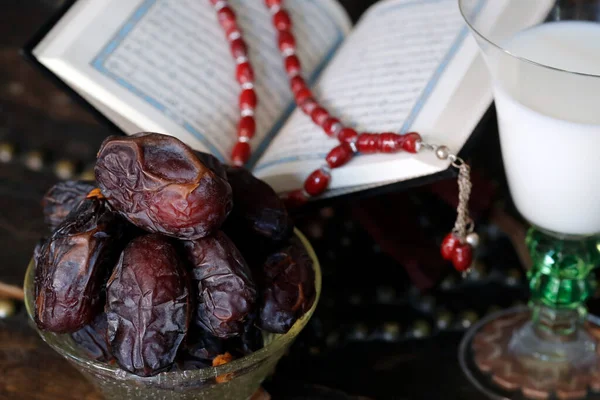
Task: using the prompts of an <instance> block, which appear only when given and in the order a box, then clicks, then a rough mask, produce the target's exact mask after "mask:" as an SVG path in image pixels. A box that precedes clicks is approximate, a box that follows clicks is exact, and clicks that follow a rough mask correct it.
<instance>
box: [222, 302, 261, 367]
mask: <svg viewBox="0 0 600 400" xmlns="http://www.w3.org/2000/svg"><path fill="white" fill-rule="evenodd" d="M256 314H257V313H253V315H252V316H251V317H250V318H249V319H248V321H246V323H245V324H244V332H243V333H242V335H241V336H240V337H236V338H232V339H228V340H227V342H226V344H225V346H226V349H227V351H228V352H229V353H231V354H233V355H234V356H235V357H236V358H239V357H244V356H247V355H249V354H252V353H254V352H255V351H258V350H260V349H262V348H263V346H264V338H263V333H262V331H261V330H260V329H258V328H257V327H256V325H255V323H256Z"/></svg>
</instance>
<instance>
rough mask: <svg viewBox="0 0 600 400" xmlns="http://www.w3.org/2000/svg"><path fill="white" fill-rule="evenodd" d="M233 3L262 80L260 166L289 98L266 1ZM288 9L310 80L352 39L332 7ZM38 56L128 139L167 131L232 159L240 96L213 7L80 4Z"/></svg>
mask: <svg viewBox="0 0 600 400" xmlns="http://www.w3.org/2000/svg"><path fill="white" fill-rule="evenodd" d="M230 4H231V6H232V8H233V9H234V10H235V12H236V14H237V16H238V23H239V25H240V26H241V28H242V30H243V31H244V38H245V40H246V41H247V43H248V47H249V56H250V60H251V62H252V64H253V66H254V72H255V76H256V78H255V80H256V83H255V86H256V91H257V95H258V97H259V105H258V108H257V110H256V121H257V134H256V137H255V138H254V139H253V141H252V146H253V153H254V154H255V157H256V158H258V156H259V155H260V153H261V152H262V151H264V150H265V149H266V148H267V146H268V143H269V141H270V140H271V139H272V137H273V136H274V135H275V134H276V133H277V131H278V130H279V128H280V127H281V125H282V124H283V122H284V121H285V120H286V119H287V117H288V116H289V114H290V113H291V111H292V110H293V106H292V95H291V93H290V90H289V81H288V79H287V76H286V74H285V71H284V68H283V62H282V59H281V56H280V54H279V51H278V49H277V45H276V41H277V39H276V37H277V35H276V32H275V30H274V28H273V26H272V23H271V18H272V16H271V15H270V13H269V11H268V10H267V9H266V7H265V6H264V4H263V1H256V0H231V1H230ZM286 4H287V7H288V8H289V11H290V13H291V15H292V17H293V19H294V23H295V32H296V35H297V39H298V55H299V56H300V57H301V59H302V62H303V66H304V68H305V70H306V71H307V76H308V77H310V78H312V79H314V78H316V77H317V76H318V74H319V72H320V71H321V70H322V69H323V67H324V66H325V65H326V64H327V62H328V61H329V60H330V58H331V57H332V55H333V53H334V52H335V50H336V49H337V48H338V46H339V45H340V44H341V43H342V41H343V39H344V37H345V36H346V35H347V33H348V32H349V31H350V28H351V23H350V20H349V18H348V16H347V15H346V14H345V12H344V11H343V9H342V7H341V6H340V5H339V4H338V3H337V2H336V1H335V0H288V1H287V3H286ZM34 54H35V55H36V56H37V57H38V59H39V60H40V61H41V62H42V63H43V64H44V65H46V66H47V67H48V68H50V69H51V70H52V71H53V72H55V73H56V74H57V75H59V77H61V78H62V79H63V80H65V81H67V83H69V84H70V85H71V86H73V87H74V88H75V89H76V90H78V91H79V92H80V93H82V94H83V95H84V97H85V98H87V99H89V100H90V101H91V102H92V103H93V104H94V105H96V106H97V107H98V108H99V109H101V111H103V112H104V113H105V115H107V116H108V117H109V118H110V119H112V120H113V121H114V122H115V123H116V124H117V125H118V126H120V127H121V128H123V129H125V131H126V133H130V134H131V133H135V132H136V131H156V132H162V133H169V134H172V135H174V136H176V137H178V138H180V139H182V140H183V141H184V142H186V143H188V144H190V145H191V146H192V147H194V148H196V149H198V150H202V151H208V152H211V153H212V154H214V155H215V156H217V157H218V158H220V159H221V160H223V161H228V160H229V153H230V151H231V148H232V147H233V145H234V144H235V141H236V137H237V135H236V133H237V123H238V121H239V109H238V96H239V93H240V88H239V85H238V83H237V81H236V79H235V63H234V61H233V59H232V56H231V54H230V49H229V44H228V42H227V40H226V39H225V34H224V32H223V29H222V28H221V27H220V25H219V24H218V22H217V16H216V12H215V10H214V9H213V7H212V6H211V5H210V2H209V1H208V0H79V1H78V2H77V3H75V5H74V6H73V8H72V9H71V10H70V11H69V13H68V14H67V15H66V16H65V18H63V20H61V23H59V24H58V25H57V26H56V27H55V28H54V29H53V30H52V31H51V32H50V34H49V35H48V36H47V37H46V38H45V39H44V41H42V42H41V43H40V45H39V46H38V47H37V48H36V49H35V50H34Z"/></svg>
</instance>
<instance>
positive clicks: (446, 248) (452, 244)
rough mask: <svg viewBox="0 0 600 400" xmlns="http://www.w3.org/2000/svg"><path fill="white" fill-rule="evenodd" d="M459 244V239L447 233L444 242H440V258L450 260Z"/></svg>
mask: <svg viewBox="0 0 600 400" xmlns="http://www.w3.org/2000/svg"><path fill="white" fill-rule="evenodd" d="M459 244H460V239H459V238H458V236H456V235H455V234H454V233H452V232H451V233H449V234H448V235H446V237H445V238H444V240H443V241H442V246H441V248H440V250H441V253H442V258H443V259H444V260H452V256H453V255H454V249H456V246H458V245H459Z"/></svg>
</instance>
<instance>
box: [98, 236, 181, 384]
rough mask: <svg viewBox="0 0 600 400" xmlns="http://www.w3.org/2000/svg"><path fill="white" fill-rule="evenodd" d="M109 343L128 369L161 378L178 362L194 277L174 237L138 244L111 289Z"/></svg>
mask: <svg viewBox="0 0 600 400" xmlns="http://www.w3.org/2000/svg"><path fill="white" fill-rule="evenodd" d="M106 296H107V301H106V315H107V321H108V340H109V343H110V347H111V349H112V354H113V356H114V357H115V358H116V360H117V362H118V363H119V365H120V366H121V368H123V369H124V370H126V371H129V372H132V373H134V374H136V375H139V376H151V375H155V374H157V373H159V372H161V371H163V370H167V369H169V368H170V367H171V365H172V364H173V361H174V360H175V356H176V354H177V350H178V348H179V346H180V345H181V343H182V342H183V340H184V337H185V335H186V333H187V329H188V323H189V310H190V305H189V300H190V298H189V291H188V276H187V275H186V272H185V269H184V266H183V264H182V261H181V260H180V258H179V255H178V253H177V250H176V249H175V247H174V246H173V245H172V244H171V242H170V241H169V239H168V238H166V237H164V236H161V235H157V234H153V235H146V236H141V237H138V238H136V239H134V240H132V241H131V242H130V243H129V244H128V245H127V247H126V248H125V250H123V253H122V254H121V258H120V259H119V262H118V264H117V266H116V268H115V270H114V271H113V274H112V275H111V277H110V279H109V281H108V284H107V288H106Z"/></svg>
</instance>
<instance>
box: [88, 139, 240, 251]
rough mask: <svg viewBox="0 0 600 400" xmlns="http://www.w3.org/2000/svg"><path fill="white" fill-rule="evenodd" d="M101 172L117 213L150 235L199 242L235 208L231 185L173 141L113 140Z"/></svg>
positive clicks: (105, 145)
mask: <svg viewBox="0 0 600 400" xmlns="http://www.w3.org/2000/svg"><path fill="white" fill-rule="evenodd" d="M95 173H96V180H97V182H98V185H99V187H100V188H101V189H102V193H103V194H104V196H106V198H107V199H108V201H109V202H110V204H111V205H112V206H113V207H114V208H115V210H117V211H118V212H119V213H121V215H123V216H124V217H125V218H127V219H128V220H129V221H131V222H132V223H133V224H135V225H137V226H138V227H140V228H142V229H145V230H147V231H149V232H156V233H161V234H164V235H168V236H173V237H176V238H180V239H190V240H194V239H199V238H202V237H205V236H207V235H210V234H212V233H214V232H215V231H216V230H218V229H219V227H220V226H221V224H222V223H223V221H225V218H227V215H228V214H229V212H230V211H231V208H232V196H231V187H230V186H229V184H228V183H227V181H226V180H224V179H223V178H221V177H219V176H218V174H217V173H215V172H213V171H212V170H211V169H210V168H208V167H207V166H206V165H204V164H203V163H202V162H201V161H200V160H199V159H198V157H197V156H196V155H195V154H194V152H193V151H192V150H191V149H190V148H189V147H188V146H186V145H185V144H184V143H182V142H181V141H180V140H178V139H176V138H174V137H171V136H167V135H161V134H158V133H141V134H137V135H134V136H131V137H116V136H113V137H109V138H108V139H106V140H105V141H104V143H103V144H102V147H101V148H100V151H99V152H98V160H97V163H96V168H95Z"/></svg>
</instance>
